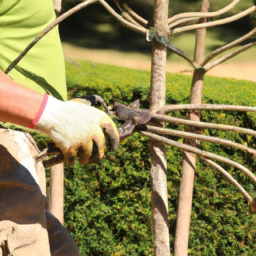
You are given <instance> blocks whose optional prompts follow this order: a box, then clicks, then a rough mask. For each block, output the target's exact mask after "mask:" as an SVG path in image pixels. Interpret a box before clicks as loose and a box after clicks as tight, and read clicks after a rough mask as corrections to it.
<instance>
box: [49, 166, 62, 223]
mask: <svg viewBox="0 0 256 256" xmlns="http://www.w3.org/2000/svg"><path fill="white" fill-rule="evenodd" d="M63 207H64V165H63V164H57V165H55V166H53V167H52V168H51V177H50V207H49V211H50V213H51V214H53V215H54V216H55V217H56V218H57V219H58V220H59V221H60V223H61V224H62V225H63V224H64V213H63Z"/></svg>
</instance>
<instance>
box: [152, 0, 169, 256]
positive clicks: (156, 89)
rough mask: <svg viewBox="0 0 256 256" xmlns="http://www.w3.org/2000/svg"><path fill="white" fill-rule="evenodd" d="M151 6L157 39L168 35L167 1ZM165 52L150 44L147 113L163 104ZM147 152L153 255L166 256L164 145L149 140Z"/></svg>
mask: <svg viewBox="0 0 256 256" xmlns="http://www.w3.org/2000/svg"><path fill="white" fill-rule="evenodd" d="M154 4H155V5H154V6H155V7H154V27H155V29H156V31H157V33H158V34H159V35H160V36H168V24H167V19H168V5H169V0H155V3H154ZM166 51H167V50H166V47H164V46H163V45H161V44H159V43H158V42H156V41H155V40H154V41H153V44H152V61H151V90H150V106H151V110H154V109H156V108H159V107H163V106H164V105H165V101H166V88H165V87H166ZM150 152H151V173H150V177H151V191H152V225H153V235H154V255H155V256H169V255H170V243H169V229H168V200H167V199H168V197H167V163H166V156H165V147H164V144H162V143H157V142H155V141H153V140H151V141H150Z"/></svg>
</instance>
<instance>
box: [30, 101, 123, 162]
mask: <svg viewBox="0 0 256 256" xmlns="http://www.w3.org/2000/svg"><path fill="white" fill-rule="evenodd" d="M33 128H34V129H35V130H37V131H40V132H42V133H44V134H46V135H48V136H49V137H50V138H51V139H52V140H53V141H54V143H55V144H56V146H57V147H58V148H60V150H61V151H62V153H63V155H64V161H65V163H67V164H68V165H71V166H72V165H73V164H74V161H75V159H76V157H77V156H78V157H79V161H80V163H81V164H88V163H95V162H97V161H99V160H100V159H101V158H102V157H103V156H104V153H105V151H106V139H107V144H110V145H108V146H111V148H112V149H115V148H117V147H118V145H119V132H118V130H117V127H116V125H115V124H114V123H113V121H112V120H111V119H110V118H109V117H108V115H107V114H105V113H104V112H103V111H101V110H98V109H96V108H94V107H91V106H88V105H84V104H81V103H78V102H74V101H66V102H63V101H59V100H57V99H55V98H53V97H51V96H48V101H47V103H46V106H45V109H44V110H43V113H42V115H41V117H40V118H39V120H38V121H37V122H36V124H35V125H34V127H33ZM95 149H97V150H96V152H95Z"/></svg>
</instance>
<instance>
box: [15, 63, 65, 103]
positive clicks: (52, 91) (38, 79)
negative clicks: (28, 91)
mask: <svg viewBox="0 0 256 256" xmlns="http://www.w3.org/2000/svg"><path fill="white" fill-rule="evenodd" d="M15 69H16V70H17V71H19V72H20V73H21V74H22V75H24V76H25V77H27V78H29V79H30V80H32V81H34V82H35V83H37V84H38V85H40V86H41V87H42V88H43V89H44V90H45V91H46V92H47V93H49V94H51V95H52V96H53V97H55V98H57V99H59V100H64V99H63V98H62V96H61V95H60V94H59V93H58V91H56V89H55V88H54V87H53V86H52V85H50V84H49V83H48V82H47V81H46V80H45V79H44V78H43V77H41V76H39V75H36V74H34V73H32V72H30V71H28V70H26V69H24V68H21V67H19V66H16V67H15Z"/></svg>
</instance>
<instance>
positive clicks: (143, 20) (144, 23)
mask: <svg viewBox="0 0 256 256" xmlns="http://www.w3.org/2000/svg"><path fill="white" fill-rule="evenodd" d="M122 6H123V7H124V9H125V10H126V11H127V12H128V13H129V14H130V15H131V16H133V17H134V18H135V19H136V20H138V21H139V22H140V23H141V24H142V25H143V26H145V27H146V26H147V25H148V21H147V20H145V19H144V18H142V17H141V16H139V15H138V14H137V13H136V12H134V11H133V10H132V9H131V8H130V7H129V6H128V5H127V4H126V3H124V4H122Z"/></svg>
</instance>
